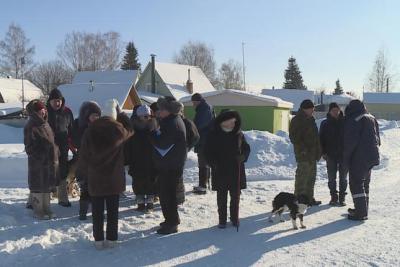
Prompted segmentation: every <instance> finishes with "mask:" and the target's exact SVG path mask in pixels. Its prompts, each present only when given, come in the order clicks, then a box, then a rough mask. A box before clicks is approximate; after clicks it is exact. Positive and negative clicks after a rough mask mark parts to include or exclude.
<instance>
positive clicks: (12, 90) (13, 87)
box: [0, 78, 43, 103]
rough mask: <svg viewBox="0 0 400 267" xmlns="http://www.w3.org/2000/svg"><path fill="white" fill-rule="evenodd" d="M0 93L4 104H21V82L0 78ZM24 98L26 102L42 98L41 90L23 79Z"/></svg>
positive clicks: (19, 80)
mask: <svg viewBox="0 0 400 267" xmlns="http://www.w3.org/2000/svg"><path fill="white" fill-rule="evenodd" d="M0 93H1V95H2V97H3V99H4V102H6V103H13V102H14V103H18V102H21V96H22V80H21V79H13V78H0ZM24 96H25V100H26V101H30V100H32V99H35V98H40V97H42V96H43V93H42V90H40V89H39V88H38V87H36V86H35V85H34V84H33V83H31V82H30V81H29V80H26V79H24Z"/></svg>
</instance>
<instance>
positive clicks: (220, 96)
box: [180, 89, 293, 109]
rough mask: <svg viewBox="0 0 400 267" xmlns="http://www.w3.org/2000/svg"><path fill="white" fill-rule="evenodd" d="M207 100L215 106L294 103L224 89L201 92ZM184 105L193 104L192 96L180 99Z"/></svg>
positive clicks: (280, 105) (291, 104) (282, 105)
mask: <svg viewBox="0 0 400 267" xmlns="http://www.w3.org/2000/svg"><path fill="white" fill-rule="evenodd" d="M201 95H202V96H203V98H205V99H206V100H207V102H208V103H209V104H211V105H214V106H272V107H281V108H288V109H292V108H293V103H291V102H287V101H283V100H282V99H280V98H278V97H273V96H267V95H262V94H256V93H250V92H246V91H240V90H233V89H224V90H217V91H213V92H207V93H202V94H201ZM180 101H181V102H182V103H183V104H184V105H187V106H188V105H191V104H192V103H191V97H190V96H186V97H183V98H181V99H180Z"/></svg>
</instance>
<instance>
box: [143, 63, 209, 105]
mask: <svg viewBox="0 0 400 267" xmlns="http://www.w3.org/2000/svg"><path fill="white" fill-rule="evenodd" d="M153 75H154V76H153ZM152 77H154V81H155V84H154V88H153V86H152ZM188 81H190V83H188ZM136 90H137V91H138V92H139V94H141V92H149V93H151V94H153V95H160V96H173V97H175V98H176V99H180V98H182V97H185V96H188V95H192V94H193V93H205V92H210V91H215V90H216V89H215V88H214V86H213V85H212V84H211V82H210V81H209V80H208V78H207V77H206V75H205V74H204V73H203V71H202V70H201V69H200V68H199V67H196V66H189V65H181V64H174V63H161V62H154V72H153V65H152V62H150V63H149V64H147V66H146V68H145V69H144V71H143V73H142V75H141V76H140V78H139V80H138V82H137V84H136Z"/></svg>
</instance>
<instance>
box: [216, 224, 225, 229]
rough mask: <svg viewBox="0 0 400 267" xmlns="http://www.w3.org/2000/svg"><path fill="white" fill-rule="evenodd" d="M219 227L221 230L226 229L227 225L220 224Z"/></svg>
mask: <svg viewBox="0 0 400 267" xmlns="http://www.w3.org/2000/svg"><path fill="white" fill-rule="evenodd" d="M217 227H218V228H219V229H225V228H226V223H219V224H218V226H217Z"/></svg>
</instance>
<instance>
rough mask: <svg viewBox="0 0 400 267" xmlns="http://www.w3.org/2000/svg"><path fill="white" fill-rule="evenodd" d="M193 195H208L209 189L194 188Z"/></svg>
mask: <svg viewBox="0 0 400 267" xmlns="http://www.w3.org/2000/svg"><path fill="white" fill-rule="evenodd" d="M193 193H195V194H197V195H205V194H207V188H205V187H202V186H194V187H193Z"/></svg>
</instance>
